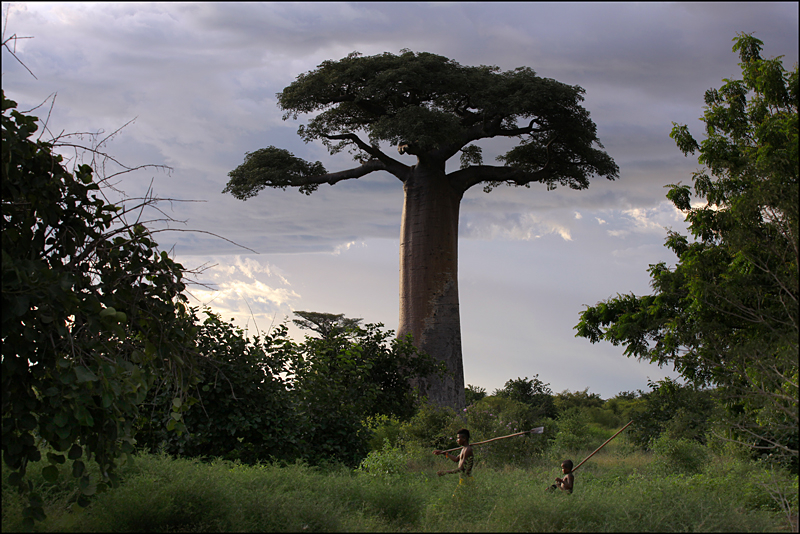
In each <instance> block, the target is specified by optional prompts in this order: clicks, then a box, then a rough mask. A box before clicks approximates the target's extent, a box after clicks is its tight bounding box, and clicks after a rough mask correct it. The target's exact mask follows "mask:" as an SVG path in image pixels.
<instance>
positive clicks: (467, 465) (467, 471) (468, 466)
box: [433, 428, 475, 496]
mask: <svg viewBox="0 0 800 534" xmlns="http://www.w3.org/2000/svg"><path fill="white" fill-rule="evenodd" d="M456 443H458V445H459V446H460V447H461V452H460V453H458V456H456V455H454V454H450V453H449V452H446V451H440V450H435V451H433V454H435V455H437V456H439V455H440V454H444V455H445V457H447V458H448V459H450V460H452V461H454V462H458V467H457V468H456V469H453V470H452V471H445V470H442V471H439V472H437V473H436V474H437V475H439V476H442V475H449V474H452V473H458V484H459V487H460V486H461V485H462V484H464V485H468V484H471V482H472V466H473V464H474V463H475V456H474V455H473V453H472V447H470V445H469V430H467V429H466V428H462V429H461V430H459V431H458V433H457V434H456ZM453 496H455V494H453Z"/></svg>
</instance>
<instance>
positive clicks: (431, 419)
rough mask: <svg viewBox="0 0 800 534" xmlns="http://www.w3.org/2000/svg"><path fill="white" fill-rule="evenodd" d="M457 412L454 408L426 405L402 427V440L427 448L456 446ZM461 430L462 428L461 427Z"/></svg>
mask: <svg viewBox="0 0 800 534" xmlns="http://www.w3.org/2000/svg"><path fill="white" fill-rule="evenodd" d="M454 422H455V424H456V425H457V424H458V419H457V418H456V412H455V410H453V409H452V408H448V407H442V406H436V405H434V404H431V403H427V402H426V403H424V404H422V405H421V406H420V408H419V411H417V413H416V414H415V415H414V416H413V417H412V418H411V419H410V420H409V421H407V422H405V423H402V424H401V425H400V439H402V440H403V441H405V442H408V443H415V444H417V445H420V446H422V447H425V448H431V449H447V448H450V447H454V446H455V432H456V431H458V428H456V429H455V430H451V427H452V426H454ZM459 428H460V427H459Z"/></svg>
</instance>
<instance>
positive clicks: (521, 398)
mask: <svg viewBox="0 0 800 534" xmlns="http://www.w3.org/2000/svg"><path fill="white" fill-rule="evenodd" d="M494 396H496V397H503V398H507V399H511V400H515V401H517V402H521V403H523V404H526V405H528V406H529V407H530V408H531V410H532V414H531V416H532V417H533V418H540V417H547V418H551V419H552V418H554V417H555V416H556V413H557V411H556V405H555V404H554V401H553V391H552V390H551V389H550V384H545V383H544V382H542V381H541V380H539V375H538V374H537V375H533V378H530V379H529V378H528V377H525V378H515V379H513V380H509V381H507V382H506V383H505V385H504V386H503V388H502V389H498V390H495V392H494Z"/></svg>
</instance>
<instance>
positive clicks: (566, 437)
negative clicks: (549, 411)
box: [552, 408, 612, 452]
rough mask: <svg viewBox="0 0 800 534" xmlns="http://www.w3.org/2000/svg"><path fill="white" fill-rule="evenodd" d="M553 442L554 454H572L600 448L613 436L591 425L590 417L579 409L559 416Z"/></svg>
mask: <svg viewBox="0 0 800 534" xmlns="http://www.w3.org/2000/svg"><path fill="white" fill-rule="evenodd" d="M556 426H557V427H558V430H557V432H556V435H555V439H554V440H553V443H552V447H553V449H554V452H571V451H581V450H586V449H594V448H596V447H599V446H600V445H601V444H602V443H603V441H605V440H606V439H608V438H609V437H611V435H612V434H610V433H608V432H607V431H604V430H601V429H599V428H598V427H597V426H595V425H592V424H590V422H589V415H588V414H587V413H586V412H585V411H582V410H580V409H578V408H570V409H569V410H567V411H565V412H562V413H561V414H559V416H558V419H556Z"/></svg>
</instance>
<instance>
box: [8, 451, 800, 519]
mask: <svg viewBox="0 0 800 534" xmlns="http://www.w3.org/2000/svg"><path fill="white" fill-rule="evenodd" d="M606 449H607V450H606ZM606 449H604V450H603V451H601V452H600V453H599V454H597V455H596V456H594V457H593V458H592V459H591V460H590V461H589V462H587V463H586V464H585V465H584V466H583V467H581V469H580V470H579V471H578V472H577V473H576V482H575V492H574V493H573V494H572V495H567V494H562V493H552V492H546V491H545V488H546V487H547V486H548V485H549V484H551V483H552V482H553V479H554V478H555V477H556V476H558V475H559V465H560V461H561V459H563V458H561V457H558V458H556V457H547V456H545V457H540V458H536V459H532V460H530V461H529V462H528V463H527V465H525V466H523V467H520V466H516V467H514V466H505V467H489V466H486V465H482V462H481V461H480V453H479V451H478V462H477V464H476V468H475V471H474V480H475V484H474V487H473V488H472V489H471V490H467V491H459V492H457V495H456V496H454V495H453V493H454V490H455V488H456V486H458V478H457V476H456V475H450V476H445V477H441V478H440V477H437V476H436V474H435V472H436V470H437V469H440V468H441V466H442V460H441V459H439V458H436V457H433V456H432V455H428V454H425V452H426V451H418V452H417V453H405V454H403V455H401V457H400V459H401V460H402V461H403V462H404V466H405V469H404V470H401V471H402V472H400V473H399V474H381V473H380V472H378V473H374V474H370V473H368V472H364V471H363V470H352V469H347V468H344V467H341V466H335V465H334V466H329V467H325V468H320V467H309V466H307V465H303V464H296V465H289V466H283V467H281V466H276V465H259V466H243V465H239V464H234V463H230V462H222V461H212V462H200V461H197V460H188V459H174V458H169V457H167V456H165V455H138V456H136V457H135V461H134V463H133V464H132V465H126V466H124V467H123V468H122V469H121V474H122V475H123V482H122V483H121V485H120V486H119V487H118V488H116V489H113V490H110V491H107V492H105V493H102V494H98V495H95V496H93V497H92V502H91V504H90V505H89V506H88V507H87V508H85V509H79V508H77V507H76V506H74V505H70V498H71V497H74V495H75V490H74V489H73V488H74V486H73V485H72V481H71V480H70V479H69V477H67V476H65V475H66V474H67V473H68V469H70V466H69V465H68V464H69V462H68V463H67V464H65V465H63V466H62V473H63V475H62V476H61V477H60V479H59V480H60V482H58V483H56V484H49V483H46V482H45V481H44V479H42V478H41V475H40V472H37V467H36V466H33V467H32V468H31V477H32V480H34V482H35V484H36V486H37V489H38V491H39V492H40V493H41V494H42V495H43V497H44V500H45V503H46V504H45V512H46V513H47V516H48V517H47V519H46V520H45V521H44V522H42V523H38V524H37V525H36V526H35V530H36V531H43V532H56V531H58V532H107V531H122V532H133V531H135V532H203V531H206V532H207V531H217V532H257V531H260V532H364V531H374V532H389V531H391V532H401V531H415V532H419V531H422V532H440V531H467V532H473V531H477V532H480V531H486V532H554V531H560V532H678V531H680V532H689V531H693V532H720V531H724V532H776V531H791V530H796V522H795V523H794V526H792V523H791V519H790V518H791V516H792V515H794V516H795V517H796V513H797V477H796V476H795V477H791V476H788V475H786V474H783V473H780V472H773V471H771V470H769V469H767V468H766V467H764V466H762V465H760V464H757V463H754V462H750V461H747V460H743V459H740V458H738V459H737V458H735V457H732V456H715V455H712V456H709V457H708V460H707V461H706V462H705V464H704V465H702V466H700V468H699V469H698V468H697V467H696V466H695V467H694V468H693V470H694V471H695V472H692V473H687V472H685V471H686V470H685V469H684V470H683V472H682V471H681V469H678V468H674V466H672V467H671V466H670V465H669V464H668V463H665V461H664V458H660V457H658V456H657V455H652V454H649V453H642V452H631V451H627V452H626V450H625V448H624V446H609V447H607V448H606ZM395 452H396V451H395ZM562 456H563V454H562ZM585 456H586V454H584V451H577V452H575V453H574V455H572V456H571V457H572V458H573V459H574V460H575V461H576V463H577V461H579V460H580V459H582V458H583V457H585ZM395 460H397V457H395ZM40 463H41V462H40ZM41 467H42V466H39V467H38V469H39V470H40V469H41ZM781 496H783V497H784V498H786V499H787V502H786V503H784V504H783V505H782V504H781V502H782V501H781V499H782V497H781ZM2 505H3V511H2V530H3V532H9V531H19V530H22V528H21V525H22V516H21V510H22V505H23V502H22V500H21V499H20V498H19V496H18V495H17V494H16V493H15V491H14V490H10V489H9V488H7V487H6V485H5V480H4V486H3V500H2Z"/></svg>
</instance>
